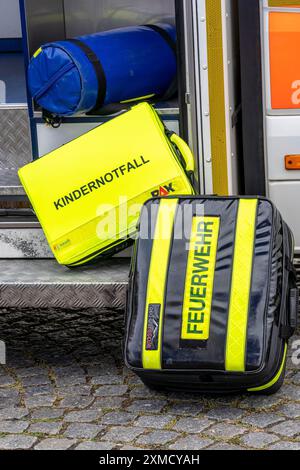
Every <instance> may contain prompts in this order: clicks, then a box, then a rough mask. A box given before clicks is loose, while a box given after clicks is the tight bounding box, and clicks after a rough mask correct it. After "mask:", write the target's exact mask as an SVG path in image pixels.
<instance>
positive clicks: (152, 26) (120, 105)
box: [68, 24, 177, 116]
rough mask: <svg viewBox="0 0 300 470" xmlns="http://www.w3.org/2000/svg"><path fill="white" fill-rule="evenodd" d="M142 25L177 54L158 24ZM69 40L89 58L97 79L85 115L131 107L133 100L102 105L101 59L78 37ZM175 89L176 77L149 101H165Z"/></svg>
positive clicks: (114, 111)
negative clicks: (94, 94) (92, 100)
mask: <svg viewBox="0 0 300 470" xmlns="http://www.w3.org/2000/svg"><path fill="white" fill-rule="evenodd" d="M143 26H144V27H147V28H149V29H152V30H153V31H155V32H157V33H158V34H160V36H161V37H162V38H163V39H164V40H165V41H166V43H167V44H168V45H169V46H170V48H171V49H172V51H173V53H174V55H175V56H177V51H176V43H175V42H174V41H173V39H172V38H171V36H170V35H169V34H168V33H167V32H166V31H165V30H164V29H163V28H161V27H160V26H157V25H155V24H147V25H143ZM68 41H69V42H72V43H73V44H76V45H77V46H78V47H80V49H81V50H82V51H83V52H84V53H85V55H86V56H87V58H88V59H89V60H90V62H91V63H92V65H93V67H94V70H95V73H96V76H97V79H98V97H97V101H96V104H95V106H94V108H93V109H92V110H91V111H89V112H88V113H87V115H104V116H105V115H109V114H115V113H118V112H120V111H124V110H126V109H129V108H131V106H132V105H133V104H134V102H133V101H132V102H130V103H111V104H109V105H107V106H104V107H103V104H104V101H105V96H106V89H107V82H106V77H105V72H104V69H103V67H102V64H101V61H100V60H99V58H98V57H97V55H96V54H95V53H94V52H93V51H92V49H91V48H90V47H89V46H87V45H86V44H85V43H84V42H83V41H81V40H80V39H68ZM176 91H177V77H176V78H175V79H174V80H173V81H172V83H171V85H170V87H169V88H168V90H167V91H166V92H165V93H164V95H162V96H157V97H156V98H153V99H151V100H149V101H151V102H153V103H156V102H158V101H167V100H168V99H170V98H171V97H172V96H173V95H174V94H175V93H176Z"/></svg>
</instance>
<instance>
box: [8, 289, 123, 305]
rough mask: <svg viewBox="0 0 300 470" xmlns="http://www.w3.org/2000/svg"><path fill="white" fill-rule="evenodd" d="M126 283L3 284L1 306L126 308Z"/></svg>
mask: <svg viewBox="0 0 300 470" xmlns="http://www.w3.org/2000/svg"><path fill="white" fill-rule="evenodd" d="M126 288H127V284H126V283H124V284H108V285H101V284H68V285H63V284H48V285H47V284H40V283H36V284H17V283H16V284H9V285H5V284H0V307H5V308H66V309H79V308H92V307H93V308H116V309H123V308H124V307H125V301H126Z"/></svg>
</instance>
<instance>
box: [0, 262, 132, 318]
mask: <svg viewBox="0 0 300 470" xmlns="http://www.w3.org/2000/svg"><path fill="white" fill-rule="evenodd" d="M129 266H130V260H129V259H126V258H114V259H112V260H104V261H103V262H101V263H99V264H97V265H96V266H93V267H86V268H80V269H79V268H78V269H75V270H70V269H68V268H66V267H63V266H60V265H59V264H58V263H57V262H56V261H55V260H50V259H45V260H38V259H35V260H22V259H10V260H0V308H55V307H56V308H66V309H80V308H95V307H97V308H115V309H123V308H124V306H125V301H126V289H127V284H128V273H129Z"/></svg>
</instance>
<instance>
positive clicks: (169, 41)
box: [144, 24, 178, 101]
mask: <svg viewBox="0 0 300 470" xmlns="http://www.w3.org/2000/svg"><path fill="white" fill-rule="evenodd" d="M144 26H146V27H147V28H149V29H152V30H153V31H155V32H156V33H158V34H160V36H161V37H162V38H163V39H164V40H165V41H166V43H167V44H168V45H169V46H170V48H171V49H172V51H173V52H174V55H175V57H176V59H177V49H176V43H175V42H174V41H173V39H172V38H171V36H170V35H169V34H168V33H167V31H165V30H164V29H163V28H161V27H160V26H158V25H156V24H146V25H144ZM177 89H178V83H177V77H175V79H174V80H173V81H172V83H171V84H170V86H169V88H168V89H167V91H166V92H165V93H164V95H163V96H160V97H158V98H157V99H156V101H160V100H161V101H168V100H169V99H170V98H172V96H174V95H175V93H176V92H177Z"/></svg>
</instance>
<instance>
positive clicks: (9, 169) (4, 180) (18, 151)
mask: <svg viewBox="0 0 300 470" xmlns="http://www.w3.org/2000/svg"><path fill="white" fill-rule="evenodd" d="M0 129H1V133H0V195H1V196H16V195H24V194H25V192H24V189H23V188H22V186H21V183H20V180H19V177H18V169H19V168H20V167H22V166H24V165H26V164H27V163H29V162H30V161H31V160H32V151H31V137H30V125H29V118H28V109H27V105H24V104H21V105H16V104H11V105H9V104H0Z"/></svg>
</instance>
